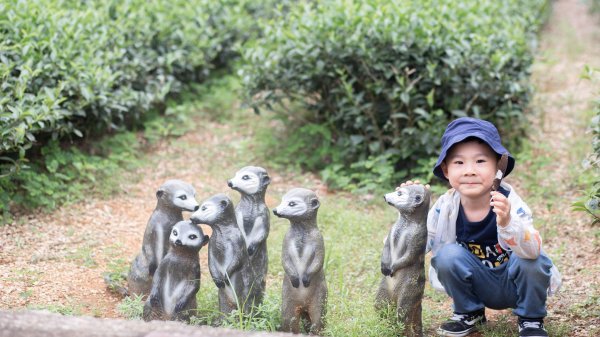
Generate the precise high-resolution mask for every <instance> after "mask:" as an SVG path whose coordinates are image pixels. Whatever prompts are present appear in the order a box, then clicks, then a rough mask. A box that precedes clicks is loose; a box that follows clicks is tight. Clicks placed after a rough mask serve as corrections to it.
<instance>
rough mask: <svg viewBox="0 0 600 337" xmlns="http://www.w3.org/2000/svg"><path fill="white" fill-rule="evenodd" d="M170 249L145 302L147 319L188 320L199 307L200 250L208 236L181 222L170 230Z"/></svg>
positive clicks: (193, 226)
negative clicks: (197, 300) (197, 294)
mask: <svg viewBox="0 0 600 337" xmlns="http://www.w3.org/2000/svg"><path fill="white" fill-rule="evenodd" d="M169 239H170V242H171V248H170V249H169V252H168V253H167V255H166V256H165V257H164V259H162V261H161V262H160V264H159V265H158V269H156V272H155V273H154V277H153V280H152V291H151V292H150V296H148V299H147V300H146V304H145V305H144V314H143V317H144V320H145V321H150V320H155V319H158V320H171V321H175V320H177V321H188V320H189V318H190V316H191V315H192V313H193V311H195V310H196V309H197V303H196V293H198V290H199V289H200V262H199V261H198V252H200V248H202V247H203V246H204V245H206V244H207V243H208V235H204V233H203V232H202V229H200V227H197V226H195V225H193V224H192V223H191V222H190V221H180V222H178V223H177V224H175V226H173V230H172V231H171V236H170V238H169Z"/></svg>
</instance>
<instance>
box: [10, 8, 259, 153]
mask: <svg viewBox="0 0 600 337" xmlns="http://www.w3.org/2000/svg"><path fill="white" fill-rule="evenodd" d="M246 6H249V2H245V1H243V0H240V1H233V0H229V1H228V0H192V1H189V0H187V1H183V0H173V1H168V2H167V1H160V0H124V1H116V0H114V1H105V2H103V1H74V0H30V1H19V0H7V1H3V2H2V3H0V81H1V86H0V132H1V139H0V153H2V154H6V153H20V156H19V157H20V158H23V156H24V155H25V151H26V150H27V149H29V148H30V147H31V146H32V145H33V144H36V142H37V143H39V142H40V141H43V140H44V139H48V138H54V139H56V138H59V137H61V136H64V135H72V134H75V135H77V136H79V137H82V136H83V135H84V134H94V133H96V134H98V133H104V132H106V131H111V130H115V129H120V128H123V127H126V126H130V125H132V124H135V123H136V121H138V120H139V118H140V116H141V115H142V114H143V113H144V112H146V111H148V110H149V109H151V108H158V109H161V108H162V107H163V104H164V100H165V97H166V96H167V95H168V94H171V93H177V92H178V91H179V89H180V87H181V84H182V83H186V82H190V81H201V80H203V79H204V78H206V77H207V76H208V75H209V74H210V73H211V71H212V70H213V69H214V68H216V67H219V66H223V65H225V64H227V63H228V62H229V60H230V59H231V57H232V56H234V55H235V52H234V51H233V48H234V44H236V43H239V41H240V39H243V38H244V37H245V36H247V35H248V34H250V33H251V32H252V30H251V29H250V28H251V27H250V25H254V23H253V22H252V20H251V17H250V16H249V14H248V11H247V10H246ZM249 27H250V28H249ZM11 158H13V159H14V158H15V156H12V157H11ZM4 159H5V160H9V158H6V157H5V158H4Z"/></svg>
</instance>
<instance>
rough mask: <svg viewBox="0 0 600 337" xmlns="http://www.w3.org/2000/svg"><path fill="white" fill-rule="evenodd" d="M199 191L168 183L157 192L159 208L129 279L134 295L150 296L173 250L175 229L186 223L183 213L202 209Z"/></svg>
mask: <svg viewBox="0 0 600 337" xmlns="http://www.w3.org/2000/svg"><path fill="white" fill-rule="evenodd" d="M195 196H196V190H194V188H193V187H192V185H190V184H188V183H186V182H183V181H181V180H175V179H173V180H168V181H166V182H165V183H164V184H163V185H162V186H160V188H159V189H158V191H156V199H157V202H156V208H155V209H154V212H152V215H151V216H150V219H149V220H148V224H147V225H146V230H145V232H144V240H143V242H142V251H141V252H140V253H139V254H138V255H137V256H136V257H135V259H134V260H133V262H132V263H131V268H130V270H129V275H128V277H127V281H128V288H129V293H130V294H135V295H148V294H149V293H150V289H151V288H152V276H153V275H154V272H155V271H156V268H158V265H159V263H160V261H162V259H163V258H164V256H165V255H166V254H167V251H168V249H169V236H170V235H171V230H172V229H173V226H174V225H175V224H176V223H177V222H179V221H182V220H183V216H182V214H181V212H182V211H188V212H193V211H195V210H197V209H198V207H199V206H198V202H196V199H195Z"/></svg>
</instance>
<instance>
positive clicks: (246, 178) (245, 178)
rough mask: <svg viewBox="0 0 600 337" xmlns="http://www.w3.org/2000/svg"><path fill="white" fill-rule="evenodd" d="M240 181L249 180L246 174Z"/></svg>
mask: <svg viewBox="0 0 600 337" xmlns="http://www.w3.org/2000/svg"><path fill="white" fill-rule="evenodd" d="M242 180H250V176H249V175H247V174H246V175H244V176H243V177H242Z"/></svg>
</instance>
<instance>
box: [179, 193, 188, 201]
mask: <svg viewBox="0 0 600 337" xmlns="http://www.w3.org/2000/svg"><path fill="white" fill-rule="evenodd" d="M179 199H181V200H187V196H186V195H185V194H184V195H180V196H179Z"/></svg>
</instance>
